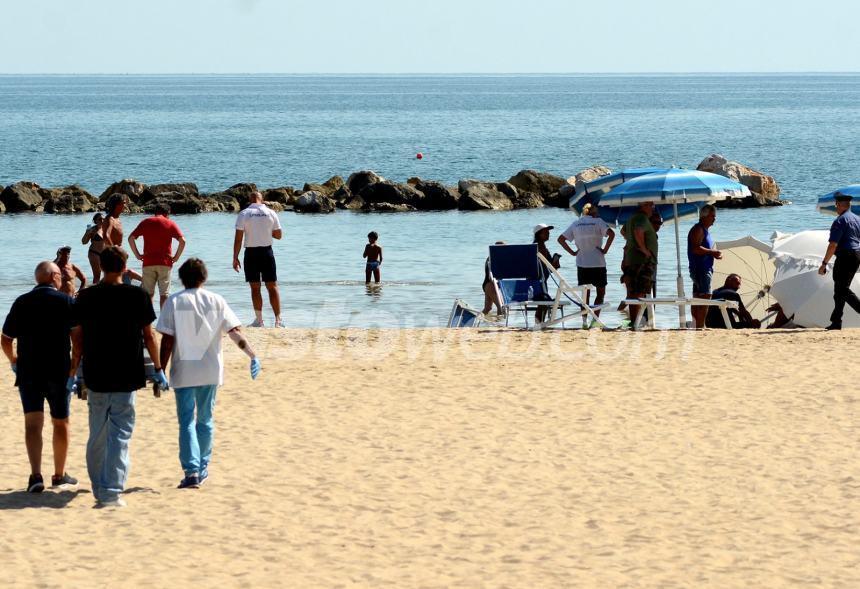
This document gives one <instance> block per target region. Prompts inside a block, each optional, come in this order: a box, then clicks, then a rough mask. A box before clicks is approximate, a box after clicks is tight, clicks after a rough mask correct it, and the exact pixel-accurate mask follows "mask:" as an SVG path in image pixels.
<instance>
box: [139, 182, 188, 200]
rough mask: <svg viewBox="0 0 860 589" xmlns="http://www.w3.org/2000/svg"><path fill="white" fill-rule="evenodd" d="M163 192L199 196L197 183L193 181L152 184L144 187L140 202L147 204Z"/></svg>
mask: <svg viewBox="0 0 860 589" xmlns="http://www.w3.org/2000/svg"><path fill="white" fill-rule="evenodd" d="M162 194H181V195H182V196H186V197H195V198H196V197H198V196H199V195H200V193H199V192H198V191H197V185H196V184H194V183H193V182H180V183H172V184H150V185H149V186H147V187H146V188H144V189H143V193H142V194H141V195H140V198H139V199H138V204H145V203H147V202H149V201H151V200H154V199H156V198H158V197H159V196H161V195H162Z"/></svg>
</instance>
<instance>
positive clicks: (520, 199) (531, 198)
mask: <svg viewBox="0 0 860 589" xmlns="http://www.w3.org/2000/svg"><path fill="white" fill-rule="evenodd" d="M511 202H512V203H514V208H515V209H539V208H541V207H542V206H543V197H541V195H539V194H537V193H535V192H526V191H524V190H517V195H516V196H515V197H513V198H512V199H511Z"/></svg>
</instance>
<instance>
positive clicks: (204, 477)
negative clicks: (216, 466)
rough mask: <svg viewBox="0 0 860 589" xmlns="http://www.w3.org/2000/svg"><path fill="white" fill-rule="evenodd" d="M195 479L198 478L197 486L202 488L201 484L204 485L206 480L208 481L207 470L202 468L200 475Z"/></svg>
mask: <svg viewBox="0 0 860 589" xmlns="http://www.w3.org/2000/svg"><path fill="white" fill-rule="evenodd" d="M197 478H198V481H199V482H198V484H199V485H200V486H203V483H205V482H206V481H207V480H209V469H208V468H204V469H203V470H201V471H200V475H198V477H197Z"/></svg>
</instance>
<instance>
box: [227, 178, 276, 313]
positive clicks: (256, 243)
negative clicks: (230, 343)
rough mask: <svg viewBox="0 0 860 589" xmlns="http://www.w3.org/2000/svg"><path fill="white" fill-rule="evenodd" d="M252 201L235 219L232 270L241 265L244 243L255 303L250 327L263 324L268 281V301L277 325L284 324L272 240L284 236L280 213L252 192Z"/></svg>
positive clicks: (246, 273)
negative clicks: (263, 290)
mask: <svg viewBox="0 0 860 589" xmlns="http://www.w3.org/2000/svg"><path fill="white" fill-rule="evenodd" d="M250 201H251V204H250V205H248V208H246V209H245V210H244V211H242V212H241V213H239V218H238V219H236V236H235V238H234V239H233V269H234V270H235V271H236V272H238V271H239V270H240V269H241V268H242V264H241V263H240V262H239V252H240V251H241V250H242V240H243V238H244V242H245V282H247V283H248V284H249V285H250V286H251V303H252V304H253V306H254V315H255V318H254V322H253V323H252V324H251V325H250V327H264V325H265V324H264V323H263V295H262V293H261V292H260V284H261V283H265V285H266V290H267V291H268V292H269V303H270V304H271V305H272V311H274V312H275V327H283V324H282V323H281V297H280V294H279V293H278V274H277V267H276V264H275V254H274V252H273V251H272V239H280V238H281V235H282V233H281V221H280V220H279V219H278V215H277V214H276V213H275V211H273V210H272V209H270V208H269V207H267V206H266V205H264V204H263V195H262V194H260V193H259V192H253V193H251V198H250Z"/></svg>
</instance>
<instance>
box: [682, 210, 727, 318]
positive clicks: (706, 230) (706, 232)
mask: <svg viewBox="0 0 860 589" xmlns="http://www.w3.org/2000/svg"><path fill="white" fill-rule="evenodd" d="M716 220H717V209H716V208H715V207H714V205H705V206H703V207H702V208H701V210H700V211H699V222H698V223H696V224H695V225H693V228H692V229H690V233H688V234H687V260H688V261H689V263H690V278H691V279H692V280H693V297H695V298H697V299H709V298H711V277H712V276H713V275H714V260H715V259H716V260H719V259H720V258H722V257H723V254H722V253H720V251H719V250H718V249H717V248H716V246H715V245H714V238H713V237H712V236H711V233H710V228H711V227H712V226H713V225H714V222H715V221H716ZM690 312H691V313H692V315H693V321H694V322H695V323H696V328H697V329H701V328H703V327H705V318H706V317H707V315H708V308H707V307H703V306H701V305H695V306H693V307H691V308H690Z"/></svg>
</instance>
